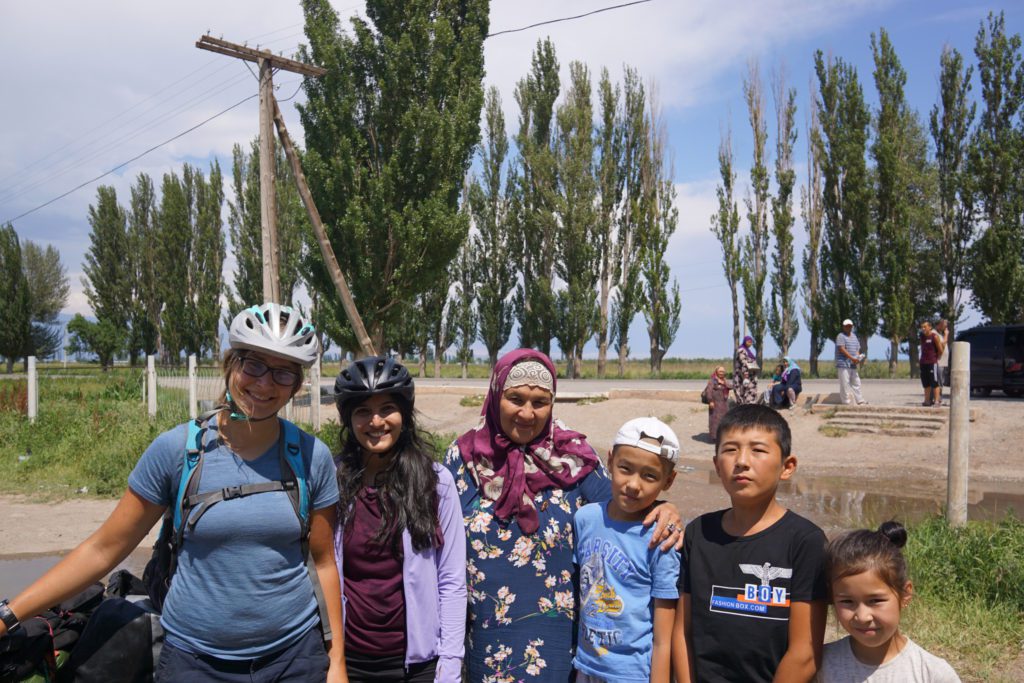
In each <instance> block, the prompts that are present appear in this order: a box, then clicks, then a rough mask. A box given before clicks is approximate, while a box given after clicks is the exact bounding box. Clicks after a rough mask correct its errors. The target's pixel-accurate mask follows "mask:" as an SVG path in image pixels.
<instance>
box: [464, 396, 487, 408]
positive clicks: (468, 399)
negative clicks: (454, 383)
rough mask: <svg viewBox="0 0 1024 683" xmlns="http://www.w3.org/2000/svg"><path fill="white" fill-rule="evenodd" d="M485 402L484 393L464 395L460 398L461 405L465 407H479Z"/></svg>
mask: <svg viewBox="0 0 1024 683" xmlns="http://www.w3.org/2000/svg"><path fill="white" fill-rule="evenodd" d="M483 404H484V397H483V394H474V395H472V396H463V397H462V398H460V399H459V405H460V406H462V407H464V408H479V407H480V406H482V405H483Z"/></svg>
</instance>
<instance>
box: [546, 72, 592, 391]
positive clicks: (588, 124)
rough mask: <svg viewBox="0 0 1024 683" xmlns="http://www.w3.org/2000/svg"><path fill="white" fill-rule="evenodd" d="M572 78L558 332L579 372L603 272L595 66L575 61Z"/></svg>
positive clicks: (558, 207)
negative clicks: (592, 82)
mask: <svg viewBox="0 0 1024 683" xmlns="http://www.w3.org/2000/svg"><path fill="white" fill-rule="evenodd" d="M569 74H570V84H569V89H568V90H567V91H566V94H565V101H564V102H563V104H562V105H561V106H560V107H559V108H558V116H557V125H558V132H557V137H556V148H555V149H556V160H557V177H558V194H557V195H556V197H555V216H556V217H557V219H558V230H557V231H556V241H555V246H556V251H557V255H558V258H557V260H556V261H555V274H556V275H557V276H558V277H559V278H560V279H561V280H562V282H563V283H565V287H564V289H561V290H559V292H558V295H557V298H556V311H557V315H556V321H557V326H556V330H557V334H556V336H557V337H558V340H559V342H560V344H559V345H560V346H561V348H562V352H563V353H564V354H565V356H566V359H567V361H569V363H568V366H567V368H566V375H567V376H569V377H573V378H574V377H579V375H580V368H581V364H582V359H583V346H584V344H586V342H587V340H588V339H589V338H590V337H591V336H592V335H593V334H594V331H595V329H596V326H597V315H598V310H597V309H598V307H597V305H596V302H595V297H594V292H595V288H596V286H597V280H598V275H599V274H600V257H601V253H600V250H599V245H598V240H599V239H600V238H599V235H598V233H599V225H598V212H597V210H596V202H597V182H596V178H595V176H594V125H593V116H594V112H593V106H592V103H591V86H590V72H589V71H588V69H587V67H586V65H584V64H583V63H582V62H573V63H571V64H570V65H569Z"/></svg>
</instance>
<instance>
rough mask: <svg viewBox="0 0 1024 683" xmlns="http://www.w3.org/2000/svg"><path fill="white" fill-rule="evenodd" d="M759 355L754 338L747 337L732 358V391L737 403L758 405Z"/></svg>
mask: <svg viewBox="0 0 1024 683" xmlns="http://www.w3.org/2000/svg"><path fill="white" fill-rule="evenodd" d="M758 370H760V368H759V367H758V365H757V353H756V352H755V351H754V338H753V337H751V336H749V335H748V336H746V337H744V338H743V343H742V344H740V345H739V348H737V349H736V353H734V354H733V358H732V390H733V392H734V394H735V397H736V403H739V404H744V403H757V399H758V395H757V373H758Z"/></svg>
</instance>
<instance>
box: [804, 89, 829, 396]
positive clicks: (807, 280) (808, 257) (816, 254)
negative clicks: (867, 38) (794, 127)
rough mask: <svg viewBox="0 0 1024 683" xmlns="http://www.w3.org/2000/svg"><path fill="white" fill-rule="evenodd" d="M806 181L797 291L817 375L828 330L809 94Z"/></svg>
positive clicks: (817, 143) (813, 108) (816, 129)
mask: <svg viewBox="0 0 1024 683" xmlns="http://www.w3.org/2000/svg"><path fill="white" fill-rule="evenodd" d="M807 139H808V144H807V184H806V185H805V186H804V187H801V188H800V211H801V214H802V215H803V219H804V229H805V230H806V231H807V244H806V245H805V246H804V252H803V261H802V263H803V269H804V279H803V282H802V283H801V284H800V291H801V294H802V295H803V300H804V309H803V314H804V322H805V323H807V331H808V333H809V334H810V337H811V344H810V350H809V355H808V366H809V368H808V369H809V370H810V373H811V375H813V376H814V377H817V376H818V355H819V354H820V353H821V350H822V349H823V348H824V346H825V340H826V339H827V338H828V337H829V331H828V330H826V329H824V327H823V325H822V301H821V271H820V270H819V267H820V259H821V225H822V221H823V212H824V209H823V208H822V200H823V197H822V196H821V195H822V178H821V157H820V156H819V153H818V152H819V151H820V150H822V149H824V142H823V141H822V139H821V126H820V124H819V121H818V101H817V98H815V97H814V96H813V95H812V96H811V105H810V116H809V117H808V123H807Z"/></svg>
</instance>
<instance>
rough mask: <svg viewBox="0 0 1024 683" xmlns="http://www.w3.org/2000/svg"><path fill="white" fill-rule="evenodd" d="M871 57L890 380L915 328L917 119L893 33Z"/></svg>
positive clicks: (876, 39) (878, 39)
mask: <svg viewBox="0 0 1024 683" xmlns="http://www.w3.org/2000/svg"><path fill="white" fill-rule="evenodd" d="M871 52H872V54H873V56H874V63H875V71H874V77H875V87H876V88H877V90H878V112H877V113H876V115H875V136H874V144H873V145H872V146H871V155H872V157H873V158H874V160H875V173H876V175H877V183H876V191H875V202H876V204H875V216H876V220H877V222H878V246H879V249H878V251H879V269H880V272H881V275H882V277H881V283H880V284H881V287H880V294H881V314H882V326H881V332H882V334H883V335H884V336H885V337H886V338H887V339H888V340H889V377H895V376H896V362H897V360H898V357H899V347H900V343H901V342H902V341H903V339H904V338H906V336H907V335H908V333H909V331H911V330H913V327H914V324H913V323H914V318H913V315H914V307H913V300H912V297H911V280H910V273H911V267H912V262H911V258H912V256H913V252H912V250H911V224H910V214H911V211H912V210H913V207H912V205H911V202H912V201H913V199H914V198H913V197H912V196H911V195H910V184H911V176H912V175H913V174H914V173H915V172H917V170H918V169H915V168H914V167H913V163H914V161H919V160H915V159H914V158H912V156H911V151H912V150H911V145H910V139H909V138H910V134H911V130H910V128H911V127H912V126H914V125H915V124H916V115H915V114H914V112H912V111H911V110H910V108H909V107H908V106H907V100H906V97H905V96H904V93H903V89H904V86H905V85H906V82H907V72H906V71H905V70H904V69H903V65H902V64H901V63H900V60H899V57H898V56H897V54H896V49H895V48H894V47H893V44H892V41H891V40H890V39H889V34H888V33H887V32H886V30H885V29H881V30H880V31H879V33H878V35H877V36H876V35H875V34H874V33H872V34H871Z"/></svg>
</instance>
